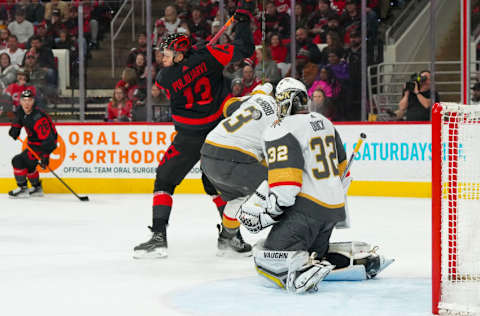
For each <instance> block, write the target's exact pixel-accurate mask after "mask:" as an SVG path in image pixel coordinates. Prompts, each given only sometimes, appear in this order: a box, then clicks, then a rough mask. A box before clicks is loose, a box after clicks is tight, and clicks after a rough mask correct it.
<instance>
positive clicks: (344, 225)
mask: <svg viewBox="0 0 480 316" xmlns="http://www.w3.org/2000/svg"><path fill="white" fill-rule="evenodd" d="M366 138H367V135H365V133H360V138H359V139H358V142H357V145H356V146H355V148H354V149H353V152H352V155H351V156H350V159H349V160H348V163H347V167H346V168H345V171H344V172H343V174H342V177H341V180H342V181H343V179H345V177H346V176H347V173H348V171H350V167H351V166H352V163H353V160H354V159H355V156H356V155H357V153H358V152H359V151H360V148H361V147H362V144H363V142H364V140H365V139H366ZM346 201H347V193H346V192H345V220H343V221H341V222H338V223H337V224H336V225H335V228H336V229H344V228H350V214H349V211H348V207H347V203H346Z"/></svg>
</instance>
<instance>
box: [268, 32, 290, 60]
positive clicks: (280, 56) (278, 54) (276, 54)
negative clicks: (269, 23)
mask: <svg viewBox="0 0 480 316" xmlns="http://www.w3.org/2000/svg"><path fill="white" fill-rule="evenodd" d="M269 48H270V53H271V55H272V60H273V61H275V62H276V63H277V64H278V63H284V62H286V60H287V56H288V48H287V47H286V46H285V45H283V44H282V41H281V40H280V36H279V35H278V34H273V35H272V36H271V37H270V47H269Z"/></svg>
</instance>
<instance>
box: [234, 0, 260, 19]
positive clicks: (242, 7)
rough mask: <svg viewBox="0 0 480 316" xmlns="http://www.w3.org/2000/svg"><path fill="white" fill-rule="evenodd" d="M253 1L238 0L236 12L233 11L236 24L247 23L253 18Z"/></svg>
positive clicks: (254, 2)
mask: <svg viewBox="0 0 480 316" xmlns="http://www.w3.org/2000/svg"><path fill="white" fill-rule="evenodd" d="M255 4H256V1H254V0H239V1H238V2H237V10H236V11H235V15H234V18H235V21H237V22H245V21H246V22H249V21H250V20H251V19H252V18H253V13H254V12H255Z"/></svg>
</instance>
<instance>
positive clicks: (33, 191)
mask: <svg viewBox="0 0 480 316" xmlns="http://www.w3.org/2000/svg"><path fill="white" fill-rule="evenodd" d="M28 194H29V195H30V196H43V189H42V185H41V184H39V185H37V186H32V187H31V188H30V189H28Z"/></svg>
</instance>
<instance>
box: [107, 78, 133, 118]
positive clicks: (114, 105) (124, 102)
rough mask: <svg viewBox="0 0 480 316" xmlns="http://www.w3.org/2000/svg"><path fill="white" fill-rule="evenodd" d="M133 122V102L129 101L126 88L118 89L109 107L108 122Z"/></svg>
mask: <svg viewBox="0 0 480 316" xmlns="http://www.w3.org/2000/svg"><path fill="white" fill-rule="evenodd" d="M131 120H132V101H130V100H128V99H127V96H126V91H125V89H124V88H121V87H116V88H115V90H114V92H113V97H112V101H110V103H108V106H107V121H109V122H129V121H131Z"/></svg>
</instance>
